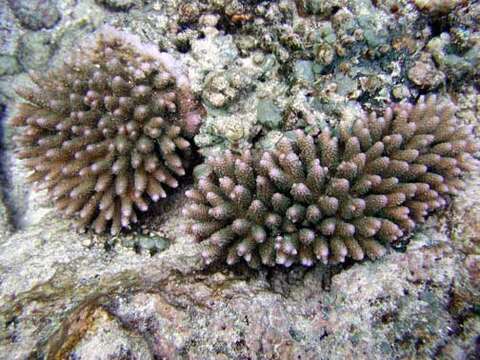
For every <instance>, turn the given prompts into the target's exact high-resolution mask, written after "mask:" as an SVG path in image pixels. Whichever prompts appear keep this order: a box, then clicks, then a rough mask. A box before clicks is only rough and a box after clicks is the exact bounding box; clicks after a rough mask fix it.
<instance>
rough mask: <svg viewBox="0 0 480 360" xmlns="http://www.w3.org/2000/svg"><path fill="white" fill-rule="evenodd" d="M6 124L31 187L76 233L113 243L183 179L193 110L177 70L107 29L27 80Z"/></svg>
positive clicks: (165, 58)
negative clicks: (105, 236) (107, 235)
mask: <svg viewBox="0 0 480 360" xmlns="http://www.w3.org/2000/svg"><path fill="white" fill-rule="evenodd" d="M30 77H31V79H32V81H33V82H34V83H35V84H36V87H34V88H21V89H18V90H17V92H18V93H19V95H20V96H22V97H23V98H24V99H25V100H27V102H25V103H22V104H20V105H19V106H18V112H17V115H16V116H15V117H13V118H12V120H11V124H12V125H14V126H18V127H22V128H21V129H20V131H19V132H18V133H19V135H18V136H17V137H16V142H17V143H18V145H19V146H18V152H17V154H18V157H19V158H21V159H25V164H26V166H27V167H28V168H29V169H31V170H32V173H31V175H30V176H29V181H31V182H36V183H38V186H39V187H40V188H42V189H48V192H49V194H50V195H51V196H52V198H53V199H54V201H55V204H56V206H57V208H58V209H60V210H61V211H62V212H63V213H64V214H65V215H67V216H75V217H76V218H77V219H78V222H77V225H78V227H79V229H84V228H86V227H88V226H90V225H91V226H92V228H93V229H94V230H95V231H96V232H97V233H100V232H103V231H104V230H106V229H107V228H110V231H111V233H112V234H116V233H118V232H119V231H120V230H121V228H122V227H128V226H129V224H130V223H132V222H133V223H134V222H136V221H137V214H136V211H137V210H140V211H146V210H147V209H148V208H149V203H150V202H152V201H153V202H156V201H158V200H159V199H161V198H164V197H165V196H166V192H165V189H164V188H165V186H167V187H170V188H175V187H177V185H178V182H177V179H176V178H177V177H179V176H183V175H185V167H186V165H187V161H188V157H189V152H190V142H189V141H188V140H187V139H188V138H189V137H191V136H192V135H194V134H195V133H196V131H197V129H198V126H199V123H200V115H199V113H198V107H197V104H196V102H195V101H194V99H193V97H192V95H191V93H190V90H189V83H188V80H187V78H186V77H185V76H184V75H182V74H181V72H180V70H179V67H178V64H177V63H175V61H174V60H173V58H172V57H171V56H170V55H168V54H165V53H160V52H158V51H157V50H156V49H155V47H153V46H150V45H144V44H142V43H141V42H140V41H139V39H138V38H137V37H135V36H132V35H128V34H125V33H121V32H119V31H117V30H115V29H113V28H109V27H108V28H105V29H104V30H103V31H102V32H101V33H100V34H99V36H98V37H97V39H96V40H94V41H93V42H91V43H90V44H88V43H86V44H85V45H84V46H83V47H82V48H81V49H79V50H78V51H76V52H74V54H73V55H72V56H71V58H70V59H69V60H67V61H66V62H65V63H64V64H63V65H62V66H61V67H59V68H58V69H54V70H52V71H50V72H48V73H46V74H38V73H31V75H30Z"/></svg>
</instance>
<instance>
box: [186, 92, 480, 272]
mask: <svg viewBox="0 0 480 360" xmlns="http://www.w3.org/2000/svg"><path fill="white" fill-rule="evenodd" d="M455 111H456V107H455V105H454V104H453V103H452V102H450V101H442V100H438V99H437V97H436V96H434V95H432V96H430V97H428V98H427V99H425V98H423V97H422V98H421V99H420V101H419V102H418V103H417V104H416V105H415V106H413V105H411V104H408V103H406V104H397V105H394V106H393V107H389V108H387V109H386V110H385V112H384V114H383V116H381V117H377V115H376V114H375V113H372V114H370V115H369V116H363V117H361V118H360V119H357V120H356V121H355V122H354V123H353V125H352V126H351V128H350V127H349V126H346V125H345V126H339V128H338V129H337V130H336V132H337V133H338V135H336V136H334V135H332V134H331V133H330V131H329V130H324V131H323V132H322V133H321V134H320V135H318V136H317V137H312V136H309V135H306V134H305V133H304V132H303V131H300V130H297V131H295V132H294V135H293V139H289V138H287V137H284V138H283V139H282V140H281V141H279V143H278V144H277V148H276V150H275V151H266V152H264V153H263V154H261V155H260V156H255V154H251V153H249V152H244V153H243V154H242V155H241V156H236V155H234V154H232V153H230V152H227V153H226V154H224V155H222V156H218V157H213V158H210V159H209V160H208V163H209V164H210V167H211V169H212V171H211V172H209V173H207V174H206V175H204V176H202V177H200V178H199V179H198V181H197V183H196V185H195V188H194V189H193V190H190V191H188V192H187V196H188V197H189V198H190V199H191V200H192V203H191V204H190V205H189V206H187V207H186V208H185V209H184V213H185V214H186V215H188V216H189V217H191V218H192V219H194V220H195V221H194V223H193V224H192V225H191V227H190V231H191V233H192V234H193V235H195V236H196V237H197V238H198V239H199V240H200V241H201V242H202V243H203V245H204V251H203V254H202V255H203V257H204V258H205V260H206V262H207V263H209V262H211V261H213V260H214V259H215V258H217V257H219V256H223V257H226V260H227V263H228V264H233V263H236V262H238V261H239V260H240V259H243V260H245V261H246V262H247V263H248V264H249V265H250V266H252V267H257V266H259V265H260V264H264V265H268V266H274V265H275V264H281V265H284V266H287V267H288V266H290V265H291V264H293V263H301V264H303V265H305V266H310V265H312V264H314V263H315V262H316V261H317V260H319V261H321V262H323V263H325V264H327V263H338V262H344V261H345V259H346V258H347V257H350V258H352V259H354V260H362V259H363V258H364V257H365V256H367V257H369V258H370V259H376V258H378V257H380V256H382V255H383V254H384V253H385V251H386V249H385V246H387V245H388V244H389V243H392V242H394V241H396V240H398V239H400V238H402V237H403V236H405V235H407V234H409V233H410V232H411V231H412V230H413V229H414V228H415V225H416V224H417V223H421V222H423V221H424V220H425V218H426V217H427V215H428V214H430V213H431V212H432V211H434V210H437V209H440V208H442V207H444V206H445V204H446V203H447V201H448V199H449V197H450V196H451V195H455V194H457V192H458V191H459V190H460V189H462V187H463V182H462V180H461V175H462V174H463V173H464V172H466V171H469V170H472V169H473V168H474V167H475V166H476V165H477V160H476V159H475V158H474V157H473V154H474V153H475V152H476V151H477V150H478V149H479V146H478V143H476V142H475V140H474V138H473V135H472V129H471V128H470V127H469V126H462V125H461V124H460V123H459V121H458V120H457V118H456V117H455Z"/></svg>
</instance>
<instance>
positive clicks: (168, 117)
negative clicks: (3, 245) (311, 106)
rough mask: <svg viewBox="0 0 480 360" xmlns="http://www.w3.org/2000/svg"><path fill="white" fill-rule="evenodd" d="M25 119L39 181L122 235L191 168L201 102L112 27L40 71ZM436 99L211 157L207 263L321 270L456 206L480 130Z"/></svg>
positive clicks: (206, 179) (193, 194) (197, 207)
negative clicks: (453, 200) (269, 146)
mask: <svg viewBox="0 0 480 360" xmlns="http://www.w3.org/2000/svg"><path fill="white" fill-rule="evenodd" d="M30 76H31V79H32V81H33V82H34V83H35V84H36V87H35V88H21V89H18V93H19V94H20V96H22V97H23V98H24V99H25V100H26V102H24V103H22V104H19V105H18V112H17V115H16V116H14V117H13V118H12V120H11V124H12V125H13V126H17V127H21V128H22V129H21V130H20V131H19V135H18V136H17V137H16V142H17V143H18V149H17V150H18V151H17V155H18V157H19V158H21V159H25V164H26V166H27V167H28V168H29V169H31V170H32V172H31V174H30V176H29V178H28V180H29V181H31V182H34V183H37V185H38V187H39V188H40V189H47V190H48V192H49V193H50V194H51V196H52V197H53V199H54V201H55V204H56V206H57V208H58V209H59V210H60V211H61V212H62V213H63V214H65V215H66V216H74V217H75V218H76V219H77V226H78V228H79V229H85V228H92V229H93V230H94V231H95V232H97V233H101V232H103V231H105V230H107V229H110V232H111V234H117V233H118V232H120V230H121V229H122V228H128V227H129V225H130V224H131V223H135V222H136V221H137V211H138V210H140V211H146V210H147V209H148V208H149V204H150V203H151V202H156V201H158V200H159V199H161V198H164V197H166V191H165V187H169V188H176V187H177V186H178V182H177V178H178V177H181V176H183V175H185V174H186V169H187V167H188V163H189V161H188V160H189V157H190V155H191V148H190V141H189V139H191V138H192V137H193V136H194V135H195V134H196V133H197V131H198V128H199V126H200V111H199V104H198V103H197V102H196V101H195V99H194V98H193V95H192V93H191V91H190V87H189V85H190V84H189V81H188V79H187V78H186V77H185V76H184V75H183V74H182V72H181V71H180V68H179V65H178V64H177V63H176V62H175V61H174V60H173V58H172V57H171V56H170V55H168V54H165V53H160V52H158V51H157V49H156V48H155V47H154V46H152V45H144V44H142V43H140V41H139V39H138V38H137V37H135V36H132V35H129V34H125V33H122V32H120V31H117V30H115V29H113V28H110V27H107V28H105V29H104V30H103V31H101V32H100V34H99V35H98V37H97V38H96V39H95V40H94V41H91V42H90V43H87V44H86V45H85V46H84V47H83V48H82V49H81V50H80V51H77V52H76V53H75V54H74V56H72V57H71V59H70V60H67V61H66V62H65V63H64V65H63V66H61V67H59V68H57V69H55V70H52V71H50V72H48V73H46V74H44V75H39V74H37V73H31V75H30ZM455 111H456V108H455V105H454V104H453V103H452V102H451V101H449V100H439V99H437V97H436V96H433V95H432V96H430V97H428V98H426V99H425V98H423V97H422V98H420V100H419V102H418V103H417V104H416V105H411V104H408V103H405V104H397V105H393V106H392V107H389V108H387V109H386V110H385V112H384V114H383V116H381V117H377V116H376V114H375V113H372V114H370V115H369V116H363V117H362V118H360V119H358V120H356V121H355V122H354V123H353V125H352V126H347V125H341V126H339V128H337V129H336V130H335V135H333V134H332V133H331V132H330V131H329V130H328V129H325V130H323V131H322V132H321V133H320V134H319V135H318V136H310V135H307V134H306V133H304V132H303V131H302V130H296V131H293V132H292V133H290V134H288V133H286V134H285V136H284V137H283V139H282V140H281V141H280V142H279V143H278V144H277V147H276V150H275V151H263V152H249V151H246V152H244V153H243V154H242V155H235V154H233V153H231V152H230V151H226V152H224V153H223V154H222V155H220V156H217V157H211V158H209V159H207V164H208V167H209V168H210V170H209V171H207V174H206V175H205V176H202V177H200V178H199V179H197V181H196V183H195V185H194V188H193V189H192V190H189V191H187V192H186V195H187V197H188V198H189V199H190V200H191V201H190V203H189V204H188V205H187V206H186V207H185V208H184V211H183V213H184V214H185V215H186V216H188V217H189V218H191V219H193V223H192V224H191V226H190V228H189V231H190V232H191V234H193V235H194V236H195V237H196V238H197V240H198V241H200V242H201V243H202V246H203V252H202V255H203V257H204V259H205V261H206V262H207V263H210V262H212V261H213V260H215V259H217V258H221V257H223V258H226V261H227V263H228V264H234V263H236V262H238V261H239V260H241V259H243V260H244V261H246V262H247V263H248V264H249V265H250V266H252V267H258V266H259V265H261V264H263V265H267V266H274V265H275V264H280V265H283V266H287V267H288V266H290V265H292V264H294V263H300V264H302V265H305V266H311V265H313V264H314V263H315V262H316V261H320V262H322V263H324V264H328V263H339V262H344V261H345V259H346V258H347V257H349V258H352V259H353V260H362V259H364V258H365V257H368V258H370V259H376V258H378V257H380V256H382V255H383V254H384V253H385V247H386V246H387V245H388V244H389V243H392V242H394V241H396V240H398V239H399V238H401V237H403V236H405V235H407V234H409V233H410V232H412V230H413V229H414V228H415V224H417V223H421V222H423V221H424V220H425V218H426V216H427V215H428V214H430V213H431V212H433V211H434V210H436V209H439V208H442V207H444V206H445V204H446V202H447V201H448V199H449V197H450V196H451V195H455V194H456V193H457V192H458V191H459V190H461V189H462V187H463V182H462V180H461V176H462V175H463V173H464V172H466V171H469V170H471V169H472V168H473V167H474V166H476V165H477V160H475V159H474V157H473V156H472V155H473V154H474V153H475V152H476V151H477V150H478V144H477V143H476V142H475V141H474V138H473V135H472V130H471V128H470V127H468V126H462V125H461V124H460V123H459V122H458V120H457V119H456V117H455Z"/></svg>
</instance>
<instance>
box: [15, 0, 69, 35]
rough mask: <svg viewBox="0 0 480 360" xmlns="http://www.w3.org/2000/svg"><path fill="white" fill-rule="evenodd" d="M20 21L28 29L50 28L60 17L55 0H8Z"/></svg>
mask: <svg viewBox="0 0 480 360" xmlns="http://www.w3.org/2000/svg"><path fill="white" fill-rule="evenodd" d="M7 2H8V4H9V5H10V8H11V9H12V10H13V12H14V13H15V16H16V17H17V18H18V20H19V21H20V23H21V24H22V25H23V26H25V27H26V28H28V29H31V30H39V29H42V28H46V29H50V28H52V27H53V26H54V25H55V24H56V23H57V22H58V20H59V19H60V16H61V15H60V12H59V11H58V8H57V5H56V0H8V1H7Z"/></svg>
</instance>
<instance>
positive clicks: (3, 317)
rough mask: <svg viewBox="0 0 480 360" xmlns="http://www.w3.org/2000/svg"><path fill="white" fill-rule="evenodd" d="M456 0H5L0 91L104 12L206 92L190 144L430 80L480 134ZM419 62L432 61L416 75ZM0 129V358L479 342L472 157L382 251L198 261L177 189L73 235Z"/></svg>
mask: <svg viewBox="0 0 480 360" xmlns="http://www.w3.org/2000/svg"><path fill="white" fill-rule="evenodd" d="M101 3H111V4H133V6H131V7H130V6H129V5H128V6H129V7H128V9H120V10H121V11H119V9H113V8H112V7H109V6H105V5H103V4H101ZM185 3H186V2H185ZM416 3H418V4H419V3H420V2H419V1H416ZM422 3H426V2H422ZM440 3H447V1H432V2H431V4H434V5H435V6H436V4H440ZM12 4H14V5H12ZM45 4H48V5H49V6H48V7H47V8H41V7H38V8H37V9H45V11H44V10H42V11H38V10H37V11H35V12H33V13H32V12H25V11H24V12H23V13H22V14H21V15H19V14H20V12H19V9H31V8H33V7H32V6H37V5H38V6H40V5H41V6H45ZM449 4H454V5H453V6H448V7H444V8H445V9H448V14H446V15H443V13H441V14H438V12H437V14H434V16H430V13H429V12H428V11H426V10H424V11H423V12H422V11H419V10H418V8H417V6H416V5H415V3H414V2H412V1H409V0H399V1H392V0H380V1H371V0H359V1H353V0H340V1H337V0H333V1H317V0H312V1H310V0H309V1H307V0H304V1H293V0H283V1H240V0H231V1H225V0H208V1H207V0H201V1H198V0H192V1H190V2H188V6H187V5H184V6H179V1H177V0H166V1H156V0H154V1H129V0H120V1H116V0H102V1H97V0H82V1H75V0H63V1H53V0H49V1H45V0H41V1H38V0H35V1H16V0H12V1H0V23H1V24H2V26H1V27H0V53H1V54H2V55H4V56H3V57H1V58H0V103H1V104H2V105H7V111H10V109H11V102H12V101H13V100H14V99H15V94H14V91H13V89H14V87H15V86H17V85H19V84H21V85H25V82H26V79H27V76H26V74H25V73H24V72H23V71H27V70H30V69H32V68H35V67H37V68H40V69H45V68H48V67H49V66H50V65H51V64H59V63H61V61H62V58H63V57H64V55H65V54H68V53H69V51H70V49H71V48H72V47H75V46H76V44H77V43H78V41H79V40H80V39H81V38H83V37H84V36H85V35H86V34H89V33H92V32H94V31H95V30H96V29H98V28H99V27H100V25H101V24H103V23H104V22H107V23H109V24H110V25H113V26H115V27H118V28H121V29H123V30H127V31H131V32H133V33H135V34H138V35H140V36H141V37H142V39H143V40H144V41H148V42H153V43H156V44H158V46H159V48H160V50H161V51H168V52H170V53H171V54H172V55H173V56H174V57H175V58H176V59H179V60H180V61H181V62H183V63H184V65H185V66H186V68H187V69H188V71H189V74H188V75H189V77H190V79H191V81H192V87H193V91H194V93H195V95H196V96H197V97H198V98H199V99H201V100H202V102H203V105H204V106H205V107H206V109H207V114H206V116H205V120H206V121H205V123H204V125H203V126H202V129H201V131H200V134H199V135H197V137H196V138H195V143H196V144H197V145H198V146H199V147H200V151H201V152H202V154H210V153H215V152H217V151H223V150H224V149H225V148H226V147H229V148H230V149H232V151H237V152H238V151H242V150H243V149H245V148H249V147H252V141H255V142H256V146H258V147H265V148H267V149H268V148H269V149H271V148H272V147H273V146H274V144H275V143H276V141H278V139H279V138H280V135H281V132H282V131H284V130H286V129H288V130H291V129H294V128H302V129H304V130H305V131H306V132H308V133H311V134H316V133H318V131H319V130H321V129H323V128H324V127H325V126H332V127H334V126H335V125H337V124H338V122H339V121H347V122H348V121H350V122H352V121H353V120H355V119H356V117H357V116H358V113H359V112H360V111H362V110H368V111H370V110H379V111H381V110H383V109H384V107H385V104H386V103H389V102H390V101H391V100H392V99H393V98H394V99H398V101H400V99H403V100H406V101H409V102H414V101H416V99H417V97H418V95H419V93H423V92H425V91H426V89H431V88H435V90H434V91H436V92H439V93H440V94H441V95H450V96H451V98H452V100H454V101H455V102H457V105H458V106H459V107H460V111H459V113H458V114H457V116H458V117H459V118H460V119H461V121H462V122H465V123H470V124H472V125H474V127H475V129H476V130H475V131H476V133H477V134H478V130H479V122H478V118H479V114H480V95H479V93H478V90H477V87H478V69H479V67H478V64H479V60H478V59H479V58H480V57H479V55H478V54H479V53H480V52H479V51H478V49H479V43H478V35H479V30H480V29H479V22H478V18H479V16H480V3H478V2H471V3H470V4H469V6H463V2H462V1H450V2H449ZM456 5H458V6H456ZM127 10H128V11H127ZM22 11H23V10H22ZM29 11H30V10H29ZM442 11H443V10H442ZM55 14H57V15H58V16H57V15H55ZM22 19H23V20H22ZM26 19H29V20H28V21H30V22H32V23H33V24H34V25H35V26H40V27H41V28H39V30H32V28H31V27H30V25H25V21H27V20H26ZM47 28H48V29H47ZM426 59H428V61H427V60H426ZM430 61H432V62H433V64H432V62H430ZM418 62H420V63H421V64H427V65H428V68H429V69H431V70H432V71H433V72H432V73H425V72H424V73H423V75H425V76H424V77H423V78H420V77H418V78H417V77H412V79H417V80H416V81H417V82H415V81H413V80H410V79H409V76H408V72H409V70H410V69H412V68H415V66H416V65H417V64H418ZM422 66H423V65H422ZM417 69H419V70H424V69H425V66H423V69H422V67H420V68H417ZM412 75H422V74H421V73H418V72H417V73H416V74H414V73H412ZM432 75H433V77H432ZM440 80H441V81H440ZM428 91H430V90H428ZM210 100H213V101H210ZM214 105H215V106H214ZM216 105H220V107H217V106H216ZM2 121H3V120H2ZM2 129H3V130H5V132H4V136H3V137H2V146H0V149H1V150H0V151H2V155H1V156H0V159H1V160H0V164H1V166H0V173H1V175H2V176H3V178H2V182H1V184H0V187H1V188H2V191H1V194H2V196H1V198H2V200H1V201H0V359H4V358H5V359H26V358H33V359H36V358H48V356H47V355H50V356H49V358H60V359H62V358H71V359H92V358H100V359H107V358H109V359H112V358H114V359H150V358H166V359H189V358H190V359H230V358H232V359H247V358H250V359H345V358H347V359H348V358H355V359H367V358H368V359H430V358H439V359H470V358H472V359H473V358H478V357H479V354H480V349H479V343H480V339H479V337H478V334H479V333H480V319H479V310H478V299H479V298H480V240H479V236H478V234H479V233H480V228H479V221H478V218H479V216H480V175H479V174H474V175H473V176H471V177H470V178H469V179H468V183H467V190H466V192H465V193H464V194H462V195H461V196H460V197H459V198H457V199H456V200H455V201H454V202H453V203H452V205H451V206H450V209H449V211H446V212H442V213H440V214H439V215H438V216H435V217H433V218H431V219H430V220H429V221H428V222H427V224H425V225H423V226H422V227H421V228H419V229H418V230H417V231H416V232H415V233H414V235H413V237H412V238H411V239H410V242H408V241H405V242H402V243H401V244H399V249H398V251H394V250H392V251H390V252H388V253H387V254H386V256H385V257H384V258H382V259H381V260H379V261H377V262H375V263H373V262H368V261H367V262H362V263H358V264H355V265H352V264H351V263H347V264H345V265H341V266H336V267H333V268H328V269H327V268H325V267H323V266H322V265H317V266H315V267H313V268H311V269H308V270H305V269H302V268H294V269H290V271H283V270H280V269H270V270H268V271H266V270H261V271H260V272H257V271H251V270H248V269H247V268H246V267H235V268H232V269H228V270H226V269H224V268H223V267H222V266H219V265H218V264H216V265H213V266H211V267H208V268H205V267H204V265H203V263H202V259H201V256H200V249H199V248H198V245H194V244H193V243H192V242H193V239H192V238H190V237H188V236H186V235H185V233H184V228H183V226H184V225H186V224H184V222H185V220H184V218H183V217H182V216H181V215H180V208H181V207H182V205H183V203H184V202H185V199H184V198H183V197H182V196H181V195H179V196H177V197H176V202H175V203H174V204H171V205H168V206H166V207H164V208H161V209H158V216H157V217H155V218H154V219H153V221H151V222H149V223H147V224H145V223H144V224H143V225H142V226H140V227H139V228H138V229H137V232H135V233H132V234H129V235H122V236H118V237H113V238H107V237H95V236H93V235H79V234H76V233H75V232H73V231H72V229H71V227H70V223H69V222H66V221H64V220H62V219H59V218H58V217H57V216H56V215H55V213H54V212H53V207H52V205H51V204H50V203H48V199H46V196H45V194H42V193H33V192H29V191H28V187H27V186H26V185H25V183H24V181H25V177H26V171H25V168H24V167H23V166H22V165H21V163H20V162H18V161H15V160H13V158H12V152H11V145H10V138H11V129H9V128H8V127H6V128H4V126H3V122H2ZM4 179H7V180H9V181H3V180H4ZM182 186H183V187H184V188H187V189H188V188H190V185H189V184H188V181H187V184H183V185H182ZM5 215H6V216H5ZM406 243H408V245H406Z"/></svg>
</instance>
